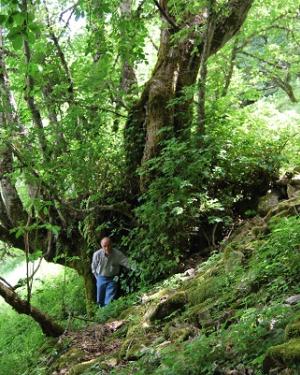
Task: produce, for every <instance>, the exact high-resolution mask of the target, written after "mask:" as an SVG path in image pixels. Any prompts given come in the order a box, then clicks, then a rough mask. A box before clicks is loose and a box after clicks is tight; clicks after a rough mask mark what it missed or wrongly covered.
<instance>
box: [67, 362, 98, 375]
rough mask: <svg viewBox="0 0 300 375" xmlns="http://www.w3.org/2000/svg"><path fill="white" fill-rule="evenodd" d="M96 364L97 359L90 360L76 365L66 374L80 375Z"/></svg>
mask: <svg viewBox="0 0 300 375" xmlns="http://www.w3.org/2000/svg"><path fill="white" fill-rule="evenodd" d="M98 362H99V360H98V359H92V360H90V361H86V362H82V363H78V364H77V365H75V366H73V367H71V368H70V369H69V372H68V374H70V375H79V374H82V373H83V372H84V371H85V370H87V369H89V368H90V367H91V366H93V365H95V364H96V363H98Z"/></svg>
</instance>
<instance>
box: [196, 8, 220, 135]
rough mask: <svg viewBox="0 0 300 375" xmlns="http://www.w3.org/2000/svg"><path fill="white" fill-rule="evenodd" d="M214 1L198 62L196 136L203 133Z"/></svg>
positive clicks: (213, 29) (214, 25)
mask: <svg viewBox="0 0 300 375" xmlns="http://www.w3.org/2000/svg"><path fill="white" fill-rule="evenodd" d="M214 7H215V1H210V6H209V8H208V20H207V26H206V30H205V34H204V45H203V50H202V55H201V62H200V77H199V85H198V89H199V90H198V134H199V135H203V134H204V131H205V120H206V118H205V94H206V78H207V59H208V57H209V55H210V50H211V44H212V39H213V36H214V32H215V27H216V16H215V10H214Z"/></svg>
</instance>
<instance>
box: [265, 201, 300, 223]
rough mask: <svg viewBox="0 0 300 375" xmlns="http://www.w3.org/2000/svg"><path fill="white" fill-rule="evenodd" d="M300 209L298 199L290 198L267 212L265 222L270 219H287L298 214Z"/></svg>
mask: <svg viewBox="0 0 300 375" xmlns="http://www.w3.org/2000/svg"><path fill="white" fill-rule="evenodd" d="M299 209H300V197H295V198H291V199H288V200H285V201H283V202H280V203H279V204H278V205H277V206H276V207H275V208H273V209H272V210H270V211H269V213H268V215H267V216H266V217H265V220H266V221H269V220H270V219H274V218H275V217H276V218H280V217H288V216H294V215H298V214H299Z"/></svg>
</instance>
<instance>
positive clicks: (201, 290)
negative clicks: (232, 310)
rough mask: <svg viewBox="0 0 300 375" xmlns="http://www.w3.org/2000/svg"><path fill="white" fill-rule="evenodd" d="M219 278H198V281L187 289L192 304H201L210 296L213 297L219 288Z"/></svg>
mask: <svg viewBox="0 0 300 375" xmlns="http://www.w3.org/2000/svg"><path fill="white" fill-rule="evenodd" d="M217 280H218V279H217V278H209V279H203V280H202V281H200V280H198V282H197V283H194V285H193V286H192V287H191V288H189V289H188V290H187V296H188V302H189V303H190V305H192V306H193V305H199V304H200V303H202V302H204V301H205V300H207V299H208V298H210V297H213V296H214V295H215V294H216V292H217V289H218V282H217Z"/></svg>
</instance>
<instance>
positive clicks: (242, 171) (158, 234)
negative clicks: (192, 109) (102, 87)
mask: <svg viewBox="0 0 300 375" xmlns="http://www.w3.org/2000/svg"><path fill="white" fill-rule="evenodd" d="M221 113H223V108H222V107H218V105H217V104H215V106H214V108H211V109H210V112H209V116H210V117H209V121H210V124H209V127H208V128H207V134H206V136H205V139H204V142H205V147H204V148H202V149H199V148H198V145H197V137H196V136H195V140H192V141H190V142H187V141H179V140H176V139H173V138H172V139H170V140H169V141H167V142H165V143H164V145H163V150H162V152H161V154H160V156H159V157H157V158H155V159H152V160H151V161H149V162H148V165H147V167H146V169H145V170H142V171H141V173H142V174H146V175H147V173H148V174H150V175H155V176H156V178H155V180H154V181H153V182H152V183H151V184H150V186H149V188H148V190H147V192H146V193H145V194H144V195H143V197H142V199H141V204H140V206H139V207H138V208H137V209H136V211H135V212H136V216H137V218H138V221H139V225H140V227H139V228H137V229H135V230H133V231H132V232H131V234H130V237H129V240H127V241H128V244H129V246H130V253H131V254H132V256H133V257H134V258H136V259H137V262H138V264H139V265H140V267H141V269H142V270H143V272H142V277H143V278H144V281H145V282H149V281H153V280H156V279H157V278H160V277H163V276H164V275H166V274H169V273H171V272H172V271H173V270H174V269H176V266H177V264H178V263H179V262H180V259H181V258H182V256H184V255H185V254H186V253H188V251H189V249H190V248H191V241H193V237H195V236H198V238H201V237H202V240H200V241H202V244H199V245H198V248H199V250H200V249H203V247H204V246H209V245H212V244H214V240H215V239H214V238H210V237H209V236H210V234H209V233H210V232H211V231H212V228H213V227H214V226H218V225H220V227H221V226H222V227H223V228H226V227H228V226H229V225H230V224H231V220H232V216H233V213H234V210H236V208H237V207H239V204H240V203H243V202H245V204H246V205H247V204H248V205H249V203H247V202H251V199H253V198H255V197H256V196H257V195H258V194H263V193H264V192H265V191H266V190H267V189H268V187H269V186H271V183H272V181H274V180H275V179H276V177H277V176H278V173H279V168H280V165H281V163H282V162H283V160H285V157H284V154H283V149H284V145H285V143H286V134H285V133H284V132H283V134H282V135H278V133H277V132H276V131H274V132H272V131H270V128H269V126H268V123H266V122H264V121H260V120H258V119H254V118H253V117H252V114H251V113H248V111H247V110H244V111H241V110H238V111H236V110H234V109H232V110H231V111H228V112H227V115H226V116H224V115H222V116H221ZM215 122H218V127H214V126H213V124H214V123H215ZM245 134H247V136H246V137H245ZM250 207H251V206H250ZM205 243H206V245H205Z"/></svg>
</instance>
